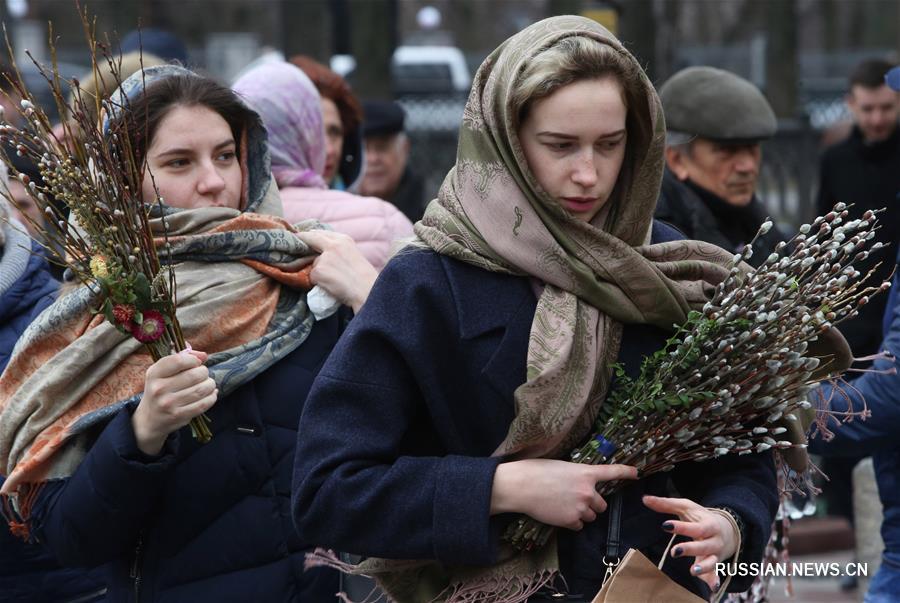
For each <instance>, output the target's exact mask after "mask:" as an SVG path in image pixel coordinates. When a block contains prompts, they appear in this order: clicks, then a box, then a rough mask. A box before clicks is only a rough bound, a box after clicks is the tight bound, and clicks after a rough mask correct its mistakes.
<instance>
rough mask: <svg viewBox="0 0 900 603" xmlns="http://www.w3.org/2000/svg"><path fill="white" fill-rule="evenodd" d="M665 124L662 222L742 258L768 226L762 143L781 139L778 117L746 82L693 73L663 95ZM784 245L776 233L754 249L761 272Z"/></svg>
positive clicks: (676, 78) (715, 72)
mask: <svg viewBox="0 0 900 603" xmlns="http://www.w3.org/2000/svg"><path fill="white" fill-rule="evenodd" d="M659 96H660V99H661V100H662V105H663V111H664V112H665V117H666V127H667V129H668V132H667V140H666V144H667V146H666V172H665V175H664V177H663V183H662V190H661V192H660V198H659V201H658V203H657V207H656V214H655V217H656V218H657V219H659V220H663V221H665V222H668V223H669V224H672V225H673V226H676V227H677V228H678V229H679V230H681V231H682V232H683V233H684V234H685V235H686V236H687V237H688V238H691V239H698V240H701V241H708V242H710V243H714V244H715V245H718V246H719V247H722V248H724V249H727V250H729V251H738V250H740V249H741V248H743V246H744V245H746V244H747V243H749V242H750V241H751V240H752V239H753V237H754V235H755V234H756V231H757V230H758V229H759V227H760V226H761V225H762V223H763V222H764V221H765V220H766V209H765V207H764V206H763V204H762V202H761V201H760V200H759V199H758V198H757V197H756V184H757V180H758V178H759V169H760V163H761V161H762V150H761V148H760V141H762V140H764V139H766V138H771V137H772V136H773V135H774V134H775V130H776V128H777V122H776V120H775V113H774V112H773V111H772V107H771V106H769V103H768V101H766V99H765V97H764V96H763V95H762V93H761V92H760V91H759V89H758V88H757V87H756V86H754V85H753V84H751V83H750V82H748V81H747V80H745V79H743V78H741V77H738V76H736V75H734V74H733V73H729V72H727V71H723V70H721V69H715V68H713V67H689V68H687V69H683V70H681V71H679V72H678V73H676V74H675V75H673V76H672V77H671V78H670V79H669V80H668V81H667V82H666V83H665V84H663V86H662V87H661V88H660V90H659ZM782 239H783V237H782V235H781V233H780V232H778V230H777V229H775V228H773V229H772V230H770V231H769V232H768V233H767V234H765V235H763V236H761V237H760V238H759V239H757V241H756V242H755V243H754V245H753V256H752V257H751V258H750V263H751V264H753V265H759V264H760V263H761V262H763V261H764V260H765V259H766V257H768V255H769V254H770V253H772V251H774V249H775V245H777V244H778V242H779V241H781V240H782Z"/></svg>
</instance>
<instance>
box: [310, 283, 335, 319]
mask: <svg viewBox="0 0 900 603" xmlns="http://www.w3.org/2000/svg"><path fill="white" fill-rule="evenodd" d="M306 303H307V305H309V311H310V312H312V313H313V316H315V317H316V320H323V319H325V318H328V317H329V316H331V315H332V314H334V313H335V312H337V310H338V308H340V307H341V302H339V301H338V300H336V299H335V298H334V297H332V295H331V294H330V293H328V292H327V291H325V289H323V288H322V287H320V286H318V285H316V286H315V287H313V288H312V289H310V290H309V293H307V294H306Z"/></svg>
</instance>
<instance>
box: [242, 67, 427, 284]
mask: <svg viewBox="0 0 900 603" xmlns="http://www.w3.org/2000/svg"><path fill="white" fill-rule="evenodd" d="M234 90H235V92H237V93H238V94H240V95H241V96H242V97H244V99H246V101H247V102H248V103H249V104H250V105H251V106H252V107H253V108H254V109H255V110H256V111H257V112H258V113H259V114H260V115H261V116H262V119H263V122H264V123H265V125H266V128H267V129H268V131H269V151H270V154H271V156H272V174H273V175H274V177H275V181H276V182H277V183H278V188H279V192H280V194H281V201H282V203H283V205H284V217H285V218H286V219H287V220H288V221H290V222H299V221H301V220H307V219H310V218H315V219H317V220H319V221H320V222H324V223H326V224H329V225H331V226H332V227H333V228H334V229H335V230H336V231H337V232H338V233H343V234H345V235H349V236H350V237H352V238H353V240H354V241H355V242H356V244H357V246H358V247H359V250H360V251H361V252H362V254H363V256H365V258H366V259H367V260H368V261H369V262H371V263H372V265H373V266H374V267H375V268H376V269H377V270H381V268H382V267H383V266H384V264H385V263H386V262H387V260H388V257H389V256H390V253H391V243H392V242H393V241H394V240H396V239H400V238H403V237H408V236H412V234H413V231H412V224H411V223H410V222H409V220H407V219H406V217H405V216H404V215H403V214H402V213H401V212H400V211H399V210H398V209H397V208H396V207H394V206H393V205H391V204H390V203H388V202H386V201H382V200H381V199H376V198H375V197H360V196H358V195H353V194H350V193H347V192H344V191H337V190H329V189H328V187H327V184H326V183H325V181H324V179H323V178H322V174H323V172H324V170H325V131H324V128H323V126H322V109H321V104H320V99H319V93H318V92H317V91H316V88H315V86H314V85H313V83H312V82H311V81H310V80H309V78H308V77H307V76H306V74H304V73H303V71H301V70H300V69H299V68H298V67H295V66H294V65H291V64H290V63H286V62H281V61H272V62H267V63H263V64H262V65H259V66H258V67H255V68H253V69H251V70H250V71H248V72H247V73H245V74H244V75H243V76H241V78H240V79H238V81H237V82H235V84H234ZM315 235H316V236H317V237H318V236H319V235H322V233H315ZM325 239H327V235H325V237H323V241H322V242H323V243H324V244H328V241H327V240H325ZM304 240H306V238H305V237H304ZM307 243H310V244H311V245H313V246H314V247H317V246H319V243H320V241H318V240H315V241H312V240H311V241H307Z"/></svg>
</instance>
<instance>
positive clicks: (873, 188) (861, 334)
mask: <svg viewBox="0 0 900 603" xmlns="http://www.w3.org/2000/svg"><path fill="white" fill-rule="evenodd" d="M890 68H891V64H890V63H888V62H886V61H880V60H873V61H865V62H863V63H861V64H860V65H859V66H858V67H857V68H856V69H855V70H854V71H853V73H852V75H851V76H850V91H849V93H848V94H847V106H848V107H849V109H850V112H851V113H852V115H853V120H854V127H853V131H852V132H851V134H850V136H849V137H848V138H847V139H846V140H844V141H842V142H839V143H838V144H836V145H834V146H833V147H831V148H829V149H828V150H826V151H825V153H824V154H823V156H822V161H821V166H820V170H819V173H820V177H819V178H820V187H819V197H818V211H819V212H820V213H824V212H827V211H830V209H831V207H832V206H833V205H834V203H836V202H838V201H843V202H844V203H847V204H848V205H850V204H852V205H851V206H850V208H849V211H850V213H851V215H850V217H851V219H852V218H859V217H860V216H861V215H862V214H863V213H865V212H866V211H867V210H869V209H872V210H876V209H881V208H885V211H884V212H883V213H882V214H880V215H879V221H880V223H881V230H880V232H879V234H878V235H877V238H878V240H879V241H881V242H883V243H885V245H887V247H884V248H882V249H880V250H877V251H873V252H872V253H871V254H870V256H869V258H868V259H867V260H866V262H865V263H864V264H861V267H860V270H862V271H863V273H865V272H866V270H868V269H870V268H874V267H875V265H876V264H878V263H879V262H880V263H881V266H880V267H879V268H878V269H877V271H876V273H877V277H876V278H877V279H878V280H884V279H886V278H889V276H890V273H891V270H893V268H894V258H895V257H896V256H897V251H898V241H900V199H898V193H900V128H898V127H897V117H898V105H900V101H898V95H897V92H895V91H894V90H892V89H891V88H890V87H889V86H888V85H887V84H886V83H885V74H886V73H887V72H888V70H890ZM884 309H885V299H884V298H883V297H881V298H875V299H873V300H872V303H870V304H868V305H866V306H864V307H863V308H861V309H860V312H859V316H858V317H857V318H855V319H853V320H850V321H848V322H847V323H845V324H844V325H842V327H841V332H842V333H844V334H845V336H846V337H847V342H848V343H849V344H850V349H852V350H853V353H854V354H855V355H856V356H866V355H868V354H873V353H875V352H876V351H877V350H878V344H879V343H880V342H881V317H882V315H883V314H884Z"/></svg>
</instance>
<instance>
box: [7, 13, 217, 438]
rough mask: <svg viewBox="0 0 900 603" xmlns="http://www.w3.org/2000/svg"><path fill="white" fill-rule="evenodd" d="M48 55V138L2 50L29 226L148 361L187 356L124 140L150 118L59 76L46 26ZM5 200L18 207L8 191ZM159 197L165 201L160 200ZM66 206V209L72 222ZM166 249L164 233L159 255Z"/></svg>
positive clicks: (137, 171) (104, 55)
mask: <svg viewBox="0 0 900 603" xmlns="http://www.w3.org/2000/svg"><path fill="white" fill-rule="evenodd" d="M81 18H82V23H83V25H84V28H85V34H86V37H87V40H88V44H89V46H90V50H91V56H92V57H93V59H92V68H93V71H94V77H95V78H98V77H99V69H98V60H99V61H106V62H107V64H108V66H109V71H110V73H111V75H112V78H113V79H114V81H115V87H118V86H119V85H120V84H121V83H122V78H121V70H120V63H119V61H118V60H117V59H114V58H113V57H112V54H111V53H110V45H109V43H101V42H98V41H97V39H96V36H95V24H94V23H92V22H90V21H89V19H88V17H87V14H86V13H85V12H82V13H81ZM50 49H51V56H52V66H50V67H47V66H44V65H42V64H40V63H39V62H37V61H35V60H34V58H33V57H31V55H30V54H29V57H30V58H31V59H32V61H33V62H34V64H35V65H36V66H37V68H38V69H39V71H40V73H41V75H43V77H44V79H46V81H47V83H48V84H49V86H50V90H51V91H52V93H53V97H54V99H55V102H56V105H57V109H58V111H59V114H60V115H61V116H68V118H64V119H63V121H62V124H61V128H62V130H56V132H54V128H53V124H52V123H51V122H50V120H49V119H48V117H47V115H46V113H45V112H44V111H43V110H42V108H41V107H40V106H39V105H38V104H37V103H36V102H35V100H34V97H33V95H32V94H31V92H29V90H28V89H27V88H25V87H24V85H23V84H22V81H23V80H22V78H21V76H20V74H19V73H18V67H16V65H15V60H14V59H13V58H12V57H13V52H12V49H11V48H10V45H9V41H8V40H7V50H8V52H9V56H10V59H11V63H12V65H13V68H14V69H15V71H16V74H17V76H19V77H18V78H17V79H16V81H11V82H10V84H11V85H12V86H14V87H15V89H16V91H17V92H18V93H19V95H20V96H21V98H22V100H21V107H20V109H19V113H20V114H21V120H19V121H20V122H21V125H20V126H15V125H13V124H11V123H10V122H9V121H7V119H6V116H5V115H2V113H0V143H2V144H3V145H5V146H6V147H7V149H15V153H16V154H17V155H19V156H24V157H28V158H29V159H30V160H31V161H33V162H34V163H35V164H36V165H37V166H38V169H39V171H40V174H41V177H42V179H43V181H44V184H43V185H42V186H41V185H38V184H37V183H36V182H33V181H31V180H30V179H29V177H28V176H27V175H26V174H22V173H19V172H18V171H17V170H16V168H15V165H14V163H13V161H12V158H11V157H9V156H8V155H7V153H3V152H0V156H2V157H0V158H2V160H3V161H4V162H5V163H6V165H7V167H8V168H9V173H10V178H17V179H18V180H20V181H21V183H22V184H23V185H24V187H25V189H26V191H27V192H28V194H29V196H30V197H31V198H32V199H33V200H34V202H35V204H36V205H37V207H39V208H41V210H42V212H43V217H44V219H43V220H41V221H40V222H39V223H38V222H35V221H31V222H32V224H33V226H34V227H35V229H36V230H37V232H39V233H40V236H41V238H42V239H43V241H42V244H45V245H47V246H48V247H50V248H51V249H53V250H56V251H61V253H59V255H61V256H63V258H64V260H63V261H64V262H65V265H66V267H67V269H68V270H70V271H71V272H72V274H73V275H74V276H75V277H76V278H77V279H78V280H80V281H81V282H82V283H84V284H85V285H87V286H89V287H91V288H92V289H93V290H94V291H96V292H98V293H99V296H100V300H101V303H100V306H99V307H98V308H97V313H99V314H102V315H103V316H105V317H106V319H107V320H108V321H109V322H110V323H112V324H113V325H114V326H115V327H116V329H118V330H119V331H121V332H123V333H125V334H128V335H130V336H132V337H134V338H135V339H137V340H138V341H140V342H141V343H143V344H144V345H145V346H146V348H147V350H148V351H149V353H150V356H151V357H152V358H153V360H154V361H155V360H158V359H160V358H162V357H163V356H166V355H168V354H171V353H173V352H178V351H181V350H184V349H186V348H187V345H186V343H185V340H184V335H183V334H182V332H181V327H180V326H179V324H178V319H177V318H176V316H175V305H176V304H175V294H176V287H175V277H174V273H173V272H172V271H171V270H169V269H168V268H167V267H166V266H165V265H164V262H161V261H160V256H159V254H158V253H157V245H156V243H154V240H153V232H152V230H151V226H150V221H149V211H150V209H151V208H152V205H149V204H145V203H144V202H143V200H142V199H141V190H142V188H141V185H142V181H143V166H141V165H137V164H136V160H135V156H134V153H133V152H132V150H133V143H134V141H133V140H131V138H130V136H129V132H130V131H142V130H140V128H132V127H131V126H133V125H134V124H133V123H131V122H133V121H134V120H141V119H145V120H146V116H141V115H134V114H132V112H131V111H130V110H129V107H128V106H127V104H128V101H127V99H126V100H123V101H122V103H124V106H113V104H112V101H109V100H104V99H102V98H99V97H95V96H91V95H87V94H85V95H82V94H81V91H80V88H79V83H78V81H77V80H72V81H66V80H63V79H61V78H60V77H59V71H58V69H57V66H56V53H55V47H54V45H53V34H52V30H51V34H50ZM98 57H99V58H98ZM106 77H107V78H108V77H109V76H106ZM98 81H99V80H98ZM67 89H71V91H72V101H71V105H69V103H67V99H66V96H67V95H66V90H67ZM87 103H92V104H93V105H94V107H93V108H94V110H93V111H89V110H87V107H88V105H87ZM103 114H107V115H118V116H121V117H119V118H117V119H111V120H110V126H109V128H108V131H106V132H105V133H104V132H103V131H102V130H101V129H100V128H99V127H98V124H97V123H95V120H94V118H93V117H91V116H92V115H103ZM137 123H140V122H137ZM154 188H155V186H154ZM4 196H5V197H7V199H9V201H10V202H12V203H13V204H14V205H15V204H16V202H15V200H14V199H13V198H11V195H9V194H5V195H4ZM156 197H157V199H156V202H157V203H161V202H162V199H161V198H159V195H158V194H157V196H156ZM51 199H53V200H55V203H54V202H52V201H51ZM63 207H65V208H68V210H69V211H70V212H71V218H72V219H71V220H70V219H69V217H67V216H66V215H65V212H64V210H63V209H62V208H63ZM164 234H165V233H164ZM168 245H169V244H168V240H167V237H165V236H164V237H163V238H162V244H161V247H162V251H163V254H165V251H166V249H168ZM208 421H209V419H208V418H207V417H205V416H204V415H201V416H200V417H197V418H195V419H194V420H193V421H191V430H192V432H193V435H194V437H195V438H196V439H198V440H199V441H202V442H206V441H208V440H209V438H210V437H211V432H210V430H209V427H208Z"/></svg>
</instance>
